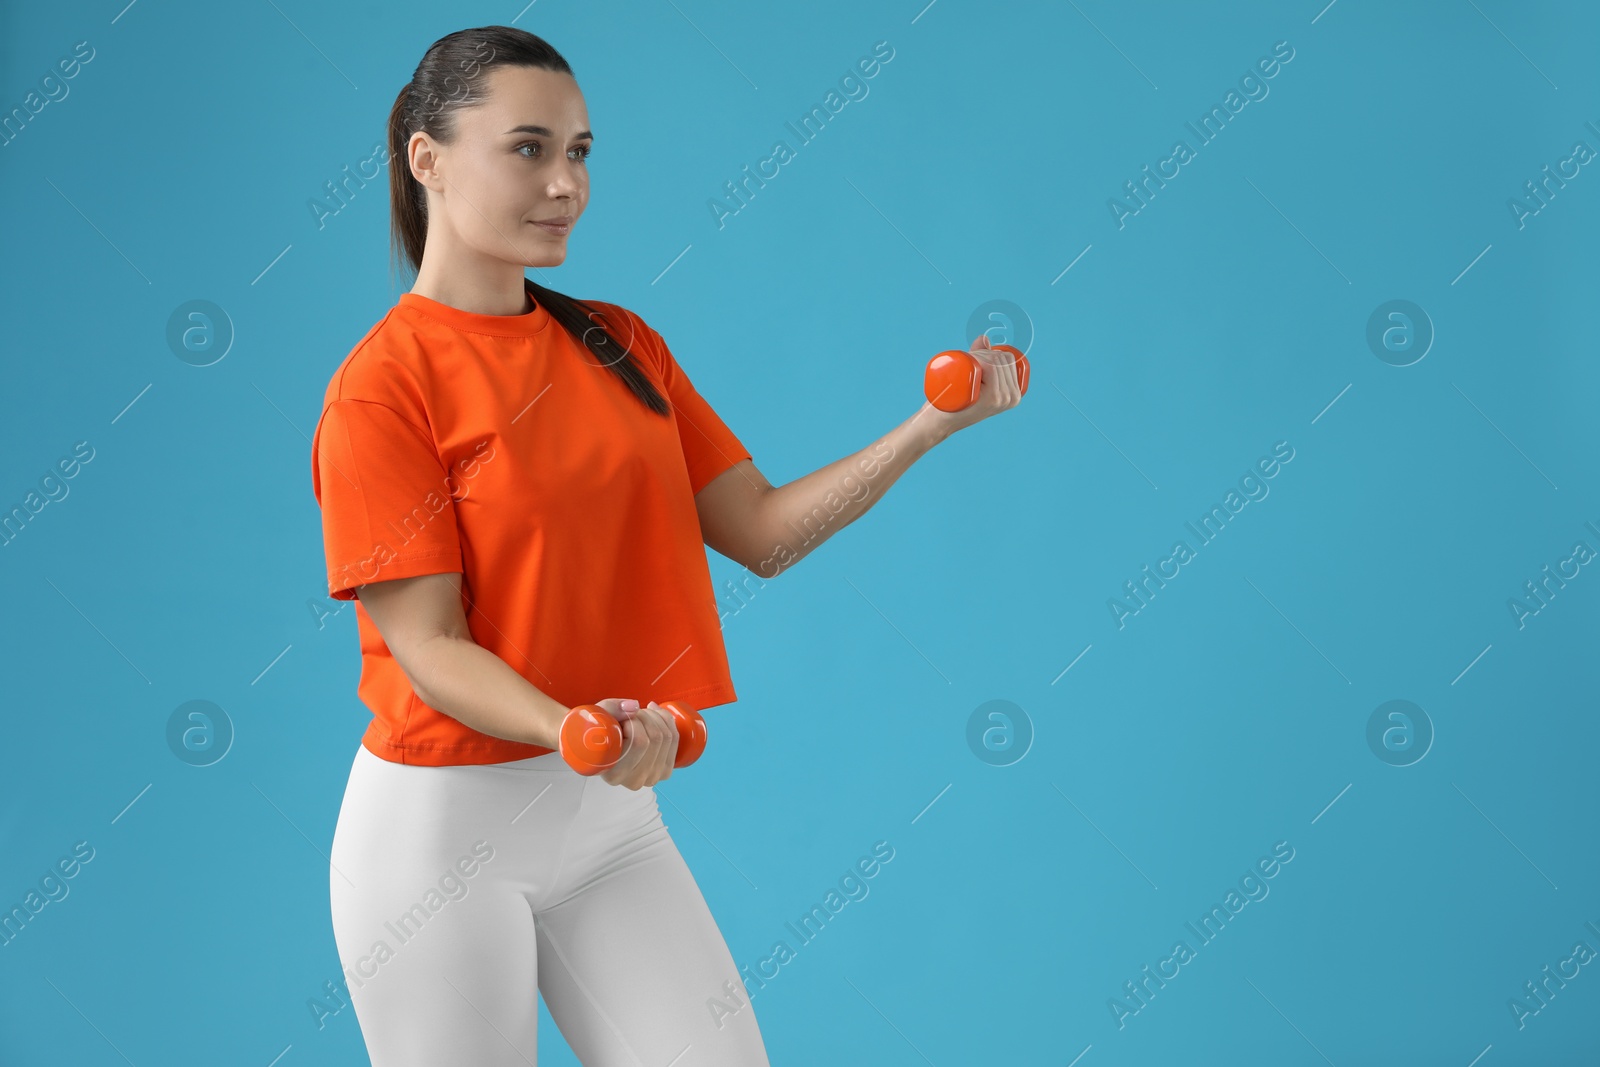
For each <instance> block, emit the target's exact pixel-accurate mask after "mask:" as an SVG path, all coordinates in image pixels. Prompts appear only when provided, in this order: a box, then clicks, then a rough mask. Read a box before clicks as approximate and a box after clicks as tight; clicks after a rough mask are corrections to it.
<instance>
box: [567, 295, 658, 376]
mask: <svg viewBox="0 0 1600 1067" xmlns="http://www.w3.org/2000/svg"><path fill="white" fill-rule="evenodd" d="M580 302H581V303H582V304H584V305H586V306H587V307H590V308H593V309H594V310H595V311H597V312H599V314H600V318H601V321H602V323H603V325H604V326H605V328H606V333H607V334H608V335H610V337H611V338H612V340H614V341H616V342H617V343H618V344H621V345H622V346H623V347H625V348H627V349H628V351H630V352H633V353H636V354H637V355H639V356H641V357H642V358H643V359H645V360H646V361H647V362H648V363H649V364H650V365H651V366H652V367H654V368H655V369H656V370H658V371H659V370H660V369H661V365H662V353H663V352H664V351H665V350H666V342H665V341H663V340H662V339H661V335H660V334H659V333H657V332H656V331H655V330H654V329H653V328H651V326H650V324H649V323H648V322H646V321H645V320H644V316H642V315H640V314H639V313H638V312H637V311H634V310H633V309H632V308H629V307H624V306H623V305H622V304H618V303H615V302H613V301H610V300H592V299H589V298H587V297H586V298H584V299H583V300H582V301H580Z"/></svg>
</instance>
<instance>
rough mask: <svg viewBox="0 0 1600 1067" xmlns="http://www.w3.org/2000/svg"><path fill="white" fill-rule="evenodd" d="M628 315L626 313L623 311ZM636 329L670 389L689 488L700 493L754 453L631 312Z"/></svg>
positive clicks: (654, 333) (662, 343) (665, 344)
mask: <svg viewBox="0 0 1600 1067" xmlns="http://www.w3.org/2000/svg"><path fill="white" fill-rule="evenodd" d="M621 310H624V311H626V309H621ZM627 314H628V316H629V318H630V319H631V320H632V321H633V323H634V324H635V325H636V327H637V330H638V334H639V336H640V338H641V339H642V340H643V341H644V342H645V343H646V344H647V345H648V346H649V347H651V348H653V349H654V352H653V353H651V354H652V356H653V357H654V359H655V361H656V370H657V371H658V372H659V373H660V375H661V380H662V384H663V385H665V386H666V390H667V399H668V400H669V401H671V403H672V410H673V414H674V416H675V417H676V418H677V420H678V440H679V441H680V442H681V443H682V445H683V460H684V463H685V465H686V466H687V467H688V468H689V488H690V490H691V491H692V492H695V493H698V492H699V491H700V490H702V489H704V488H705V487H706V486H707V485H708V484H710V482H711V480H712V479H713V478H715V477H716V476H717V475H719V474H721V473H722V472H723V471H725V470H727V469H728V468H729V467H731V466H733V465H734V464H735V463H738V462H739V461H740V460H745V459H749V458H750V452H749V450H748V449H746V448H745V447H744V444H743V443H741V442H740V440H739V438H738V436H737V435H735V434H734V432H733V431H732V430H731V429H729V428H728V424H727V423H725V422H723V421H722V418H721V417H720V416H718V414H717V413H716V411H715V410H713V409H712V407H711V405H710V403H708V402H707V401H706V399H705V397H703V396H701V395H700V394H699V392H698V391H696V389H695V387H694V383H693V382H691V381H690V380H689V376H688V375H687V374H685V373H684V371H683V368H682V367H680V366H678V361H677V360H675V359H673V358H672V351H671V350H670V349H669V348H667V342H666V341H664V340H663V339H662V337H661V335H660V334H658V333H656V332H655V331H654V330H652V329H651V328H650V327H649V326H648V325H647V324H646V323H645V321H644V320H643V319H641V318H639V316H638V315H635V314H634V313H633V312H631V311H629V312H627Z"/></svg>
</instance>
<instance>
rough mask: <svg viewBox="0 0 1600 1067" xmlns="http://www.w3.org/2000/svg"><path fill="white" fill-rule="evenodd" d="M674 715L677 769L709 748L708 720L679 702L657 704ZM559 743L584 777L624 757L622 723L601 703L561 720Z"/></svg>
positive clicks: (570, 763) (582, 706)
mask: <svg viewBox="0 0 1600 1067" xmlns="http://www.w3.org/2000/svg"><path fill="white" fill-rule="evenodd" d="M657 706H658V707H660V708H661V709H662V710H663V711H665V712H667V713H668V714H669V715H671V716H672V721H673V724H674V725H675V726H677V728H678V754H677V757H676V758H675V759H673V761H672V765H673V766H674V767H687V766H688V765H689V764H691V763H693V762H694V761H695V760H697V759H699V758H700V754H701V753H702V752H704V751H705V749H706V721H705V719H703V718H701V716H700V713H699V712H698V711H695V710H694V709H693V708H691V707H689V706H688V705H687V704H685V703H683V702H682V701H679V700H668V701H664V702H662V703H661V704H659V705H657ZM557 744H558V745H559V751H560V753H561V758H562V759H563V760H565V761H566V763H567V766H569V767H571V768H572V769H573V770H575V771H577V772H578V773H579V774H582V775H593V774H599V773H600V772H601V771H604V770H606V769H607V768H609V767H612V766H615V764H616V762H617V761H618V760H620V759H621V758H622V751H623V737H622V724H621V723H620V722H618V721H617V718H616V716H614V715H612V714H611V713H610V712H609V711H607V710H606V709H605V708H602V707H600V706H599V705H598V704H579V705H577V706H576V707H574V708H573V709H572V710H570V711H568V712H567V714H566V716H565V717H564V718H563V719H562V720H561V732H560V734H559V735H558V740H557Z"/></svg>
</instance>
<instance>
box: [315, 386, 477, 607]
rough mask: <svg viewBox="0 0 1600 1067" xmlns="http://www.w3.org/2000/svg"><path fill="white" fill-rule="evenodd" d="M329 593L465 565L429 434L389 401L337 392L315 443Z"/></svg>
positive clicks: (342, 594) (344, 593)
mask: <svg viewBox="0 0 1600 1067" xmlns="http://www.w3.org/2000/svg"><path fill="white" fill-rule="evenodd" d="M311 453H312V457H311V483H312V490H313V492H314V493H315V494H316V498H317V503H318V504H319V505H320V506H321V508H322V543H323V549H324V554H325V556H326V560H327V568H328V595H329V596H331V597H332V598H333V599H335V600H354V599H355V595H356V594H355V589H356V586H359V585H365V584H367V583H369V582H380V581H389V580H391V579H395V578H414V577H416V576H418V575H422V574H441V573H446V574H447V573H451V572H455V571H460V570H462V566H461V542H460V534H459V532H458V530H457V529H456V514H455V502H454V500H453V498H452V496H451V492H450V483H449V479H448V478H447V476H446V473H445V468H444V464H443V463H442V462H441V461H440V459H439V453H438V450H437V448H436V447H435V446H434V443H433V441H432V439H431V438H430V437H429V435H427V434H426V433H425V432H424V431H423V430H422V429H421V428H419V427H417V426H416V425H415V424H414V423H412V422H411V421H410V420H408V419H406V418H405V417H404V416H402V415H401V414H400V413H399V412H397V411H395V410H394V409H393V408H390V407H387V406H386V405H383V404H379V403H375V402H373V401H369V400H335V401H332V402H331V403H329V404H328V405H327V406H326V407H324V408H323V412H322V419H321V421H319V422H318V423H317V431H316V435H315V436H314V437H313V439H312V443H311Z"/></svg>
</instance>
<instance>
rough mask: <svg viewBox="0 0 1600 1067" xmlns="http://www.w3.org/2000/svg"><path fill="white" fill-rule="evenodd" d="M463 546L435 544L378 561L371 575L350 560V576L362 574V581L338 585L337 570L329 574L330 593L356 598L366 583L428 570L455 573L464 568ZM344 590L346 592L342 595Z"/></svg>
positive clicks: (415, 575) (347, 567) (335, 597)
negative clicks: (354, 566) (376, 569)
mask: <svg viewBox="0 0 1600 1067" xmlns="http://www.w3.org/2000/svg"><path fill="white" fill-rule="evenodd" d="M440 561H444V562H446V563H452V564H454V566H448V567H440V566H439V565H438V564H439V563H440ZM463 569H464V568H463V566H462V560H461V550H460V549H459V548H454V547H451V548H435V549H429V550H428V551H426V552H414V553H409V554H407V555H404V556H397V557H396V558H394V559H391V560H389V561H388V562H387V563H380V564H379V565H378V573H377V574H375V575H373V576H372V577H371V578H366V577H363V576H361V575H359V574H356V573H354V570H353V567H352V566H351V565H350V564H345V565H344V570H345V571H346V572H348V573H347V574H346V577H347V578H359V579H360V580H359V581H346V582H345V584H343V585H335V584H334V581H333V579H334V578H335V577H337V576H338V574H339V573H340V572H339V571H334V572H333V573H331V574H330V575H329V576H328V597H329V599H332V600H354V599H356V593H355V591H356V590H357V589H359V588H360V587H361V586H363V585H371V584H372V583H374V582H387V581H393V580H394V579H397V578H420V577H421V576H422V575H424V574H452V573H454V572H456V571H460V570H463ZM341 594H342V595H341Z"/></svg>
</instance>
